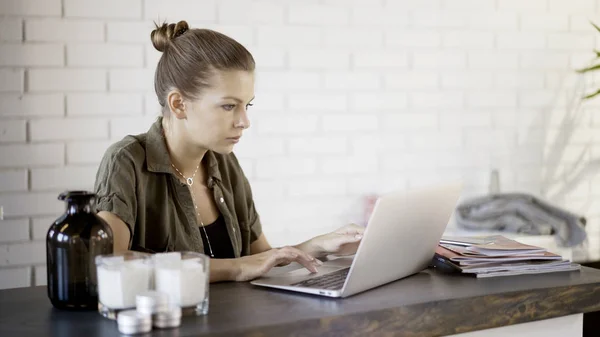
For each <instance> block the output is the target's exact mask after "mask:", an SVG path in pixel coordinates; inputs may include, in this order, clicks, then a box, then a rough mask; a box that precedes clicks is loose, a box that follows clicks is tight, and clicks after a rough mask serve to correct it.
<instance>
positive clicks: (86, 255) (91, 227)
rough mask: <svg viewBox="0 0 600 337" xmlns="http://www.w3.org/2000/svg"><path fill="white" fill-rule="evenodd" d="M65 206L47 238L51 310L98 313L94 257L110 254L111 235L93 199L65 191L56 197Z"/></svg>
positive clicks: (92, 194)
mask: <svg viewBox="0 0 600 337" xmlns="http://www.w3.org/2000/svg"><path fill="white" fill-rule="evenodd" d="M58 199H59V200H63V201H65V202H66V203H67V210H66V212H65V213H64V214H63V215H62V216H61V217H59V218H58V219H56V221H55V222H54V223H53V224H52V226H50V229H49V230H48V234H47V235H46V267H47V271H48V297H49V298H50V302H52V305H54V307H56V308H59V309H67V310H88V309H89V310H97V309H98V282H97V277H96V264H95V261H94V259H95V257H96V256H97V255H104V254H112V252H113V234H112V231H111V229H110V227H109V226H108V224H107V223H106V222H105V221H104V220H102V219H101V218H100V217H99V216H97V215H96V211H95V207H94V206H95V204H96V195H95V194H94V193H91V192H86V191H68V192H64V193H61V194H60V195H59V196H58Z"/></svg>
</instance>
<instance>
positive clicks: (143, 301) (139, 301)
mask: <svg viewBox="0 0 600 337" xmlns="http://www.w3.org/2000/svg"><path fill="white" fill-rule="evenodd" d="M135 304H136V309H137V311H138V312H141V313H144V314H148V315H152V314H154V313H157V312H161V311H165V310H168V309H169V296H168V295H167V294H165V293H163V292H160V291H155V290H149V291H145V292H142V293H139V294H138V295H137V296H136V297H135Z"/></svg>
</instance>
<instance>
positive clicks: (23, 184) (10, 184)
mask: <svg viewBox="0 0 600 337" xmlns="http://www.w3.org/2000/svg"><path fill="white" fill-rule="evenodd" d="M27 181H28V178H27V170H25V169H13V170H1V171H0V192H19V191H27V188H28V187H27Z"/></svg>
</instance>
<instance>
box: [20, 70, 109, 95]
mask: <svg viewBox="0 0 600 337" xmlns="http://www.w3.org/2000/svg"><path fill="white" fill-rule="evenodd" d="M28 75H29V76H28V83H29V87H28V90H29V91H32V92H34V91H43V92H60V91H62V92H64V91H67V92H68V91H104V90H105V89H106V71H105V70H102V69H73V68H71V69H31V70H29V73H28Z"/></svg>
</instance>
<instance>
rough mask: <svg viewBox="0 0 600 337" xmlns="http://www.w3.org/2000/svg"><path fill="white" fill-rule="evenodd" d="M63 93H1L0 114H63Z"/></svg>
mask: <svg viewBox="0 0 600 337" xmlns="http://www.w3.org/2000/svg"><path fill="white" fill-rule="evenodd" d="M64 101H65V100H64V97H63V95H62V94H33V95H17V94H14V95H13V94H10V95H0V115H3V116H11V117H13V116H24V117H25V116H27V117H29V116H63V115H64V114H65V105H64Z"/></svg>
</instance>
